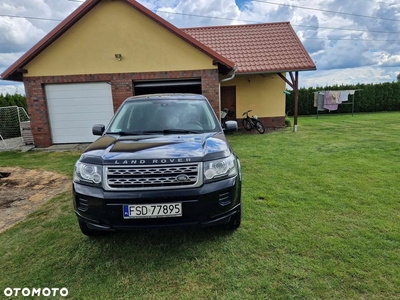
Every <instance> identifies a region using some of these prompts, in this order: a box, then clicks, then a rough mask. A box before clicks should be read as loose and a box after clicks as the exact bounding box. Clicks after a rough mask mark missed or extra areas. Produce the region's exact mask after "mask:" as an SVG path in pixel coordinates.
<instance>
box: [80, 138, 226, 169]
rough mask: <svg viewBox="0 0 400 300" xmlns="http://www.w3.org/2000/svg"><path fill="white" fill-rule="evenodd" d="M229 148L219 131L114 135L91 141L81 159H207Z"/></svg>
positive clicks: (142, 161)
mask: <svg viewBox="0 0 400 300" xmlns="http://www.w3.org/2000/svg"><path fill="white" fill-rule="evenodd" d="M230 153H231V148H230V146H229V143H228V142H227V141H226V138H225V135H224V134H223V133H222V132H220V133H215V132H213V133H203V134H183V135H181V134H180V135H176V134H174V135H151V136H148V135H145V136H123V137H121V136H114V135H106V136H102V137H101V138H99V139H98V140H97V141H95V142H93V143H92V144H91V145H90V146H89V147H88V148H86V150H85V152H84V153H83V154H82V156H81V159H80V160H81V161H84V162H88V163H96V164H112V165H115V164H121V165H124V164H125V165H136V164H137V165H143V164H167V163H170V164H171V163H172V164H173V163H187V162H195V161H207V160H213V159H219V158H223V157H227V156H229V155H230Z"/></svg>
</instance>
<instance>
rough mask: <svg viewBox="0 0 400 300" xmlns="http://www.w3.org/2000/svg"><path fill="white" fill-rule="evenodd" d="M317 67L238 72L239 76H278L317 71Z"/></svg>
mask: <svg viewBox="0 0 400 300" xmlns="http://www.w3.org/2000/svg"><path fill="white" fill-rule="evenodd" d="M316 70H317V68H316V67H310V68H299V69H282V70H268V71H255V72H240V71H236V74H237V75H258V74H277V73H286V72H302V71H316Z"/></svg>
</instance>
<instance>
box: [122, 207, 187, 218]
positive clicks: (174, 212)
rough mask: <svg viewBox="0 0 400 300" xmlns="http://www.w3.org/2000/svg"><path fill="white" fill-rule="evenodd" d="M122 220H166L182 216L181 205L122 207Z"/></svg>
mask: <svg viewBox="0 0 400 300" xmlns="http://www.w3.org/2000/svg"><path fill="white" fill-rule="evenodd" d="M123 208H124V219H146V218H168V217H181V216H182V203H163V204H138V205H124V206H123Z"/></svg>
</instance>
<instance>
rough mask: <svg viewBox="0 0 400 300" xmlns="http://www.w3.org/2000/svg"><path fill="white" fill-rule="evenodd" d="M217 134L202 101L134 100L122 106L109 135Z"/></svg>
mask: <svg viewBox="0 0 400 300" xmlns="http://www.w3.org/2000/svg"><path fill="white" fill-rule="evenodd" d="M171 129H172V130H174V129H175V130H178V129H179V130H189V131H195V132H206V131H217V130H219V124H218V122H217V120H216V118H215V115H214V112H213V111H212V108H211V107H210V105H208V103H207V102H206V101H203V100H181V99H179V100H150V99H149V100H137V101H128V102H126V103H124V104H123V106H122V108H121V109H120V110H119V111H118V113H117V115H116V116H115V118H114V121H113V122H112V123H111V125H110V127H109V129H108V131H109V132H120V131H127V132H136V131H162V130H171Z"/></svg>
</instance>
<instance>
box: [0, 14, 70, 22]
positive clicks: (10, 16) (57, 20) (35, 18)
mask: <svg viewBox="0 0 400 300" xmlns="http://www.w3.org/2000/svg"><path fill="white" fill-rule="evenodd" d="M0 17H9V18H19V19H28V20H29V19H32V20H42V21H56V22H61V21H62V20H59V19H49V18H39V17H25V16H14V15H3V14H0Z"/></svg>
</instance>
